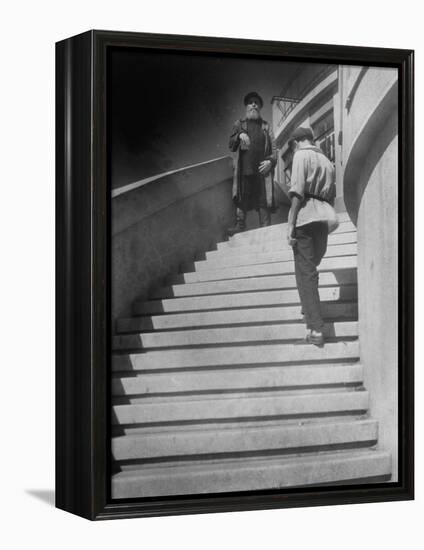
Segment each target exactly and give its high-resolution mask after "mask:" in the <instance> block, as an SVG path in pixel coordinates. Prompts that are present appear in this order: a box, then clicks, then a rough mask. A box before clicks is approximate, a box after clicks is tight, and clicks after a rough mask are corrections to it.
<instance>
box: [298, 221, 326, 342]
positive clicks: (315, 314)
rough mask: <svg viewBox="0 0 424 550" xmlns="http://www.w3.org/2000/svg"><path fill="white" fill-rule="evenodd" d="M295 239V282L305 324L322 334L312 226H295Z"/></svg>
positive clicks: (322, 325) (322, 324) (313, 331)
mask: <svg viewBox="0 0 424 550" xmlns="http://www.w3.org/2000/svg"><path fill="white" fill-rule="evenodd" d="M296 241H297V242H296V245H295V247H294V248H293V252H294V262H295V274H296V283H297V288H298V291H299V296H300V301H301V304H302V309H303V312H304V315H305V321H306V326H307V328H308V329H311V330H312V334H314V333H316V334H322V331H323V327H324V323H323V320H322V317H321V308H320V299H319V292H318V272H317V268H316V263H315V250H314V236H313V228H310V227H309V226H308V225H306V226H302V227H298V228H296Z"/></svg>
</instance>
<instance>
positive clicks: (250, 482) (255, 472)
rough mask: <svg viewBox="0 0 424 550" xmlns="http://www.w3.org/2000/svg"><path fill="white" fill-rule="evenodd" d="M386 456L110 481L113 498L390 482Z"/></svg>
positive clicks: (231, 463) (139, 473)
mask: <svg viewBox="0 0 424 550" xmlns="http://www.w3.org/2000/svg"><path fill="white" fill-rule="evenodd" d="M390 473H391V458H390V454H389V453H386V452H381V451H375V450H361V451H343V452H341V451H337V452H333V453H331V452H329V453H322V454H318V455H315V454H314V455H312V456H308V455H306V456H305V455H304V456H287V457H281V456H279V457H277V458H275V457H271V458H263V457H261V458H244V459H232V460H227V461H219V462H217V461H213V460H211V461H202V462H199V463H197V464H189V465H186V464H181V465H176V466H175V467H173V468H172V469H169V468H164V467H163V466H162V467H161V466H152V467H143V468H142V469H140V470H133V471H127V472H120V473H118V474H115V475H113V476H112V498H141V497H153V496H155V497H157V496H171V495H184V494H185V495H188V494H205V493H221V492H228V491H249V490H250V491H254V490H265V489H281V488H283V487H299V486H308V485H312V486H315V485H318V484H332V483H340V482H352V481H354V480H357V479H367V478H369V479H373V478H379V477H388V476H390Z"/></svg>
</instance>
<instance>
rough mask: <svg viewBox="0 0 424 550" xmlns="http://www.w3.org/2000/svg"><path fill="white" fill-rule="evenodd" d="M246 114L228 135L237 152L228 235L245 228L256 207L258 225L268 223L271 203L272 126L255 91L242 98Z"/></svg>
mask: <svg viewBox="0 0 424 550" xmlns="http://www.w3.org/2000/svg"><path fill="white" fill-rule="evenodd" d="M244 104H245V106H246V116H245V118H243V119H240V120H237V121H236V123H235V124H234V127H233V129H232V132H231V136H230V144H229V147H230V150H231V151H232V152H233V153H236V158H235V162H234V180H233V201H234V204H235V207H236V222H235V226H234V227H230V228H228V231H227V232H228V235H229V236H231V235H234V234H235V233H240V232H241V231H244V229H245V227H246V213H247V212H248V211H250V210H256V211H257V212H258V214H259V224H260V226H261V227H265V226H267V225H271V213H272V212H273V211H274V210H275V203H274V166H275V164H276V162H277V154H276V151H277V149H276V145H275V139H274V135H273V132H272V129H271V127H270V125H269V124H268V122H266V121H265V120H263V119H262V117H261V109H262V107H263V101H262V98H261V96H260V95H259V94H257V93H256V92H250V93H248V94H247V95H246V96H245V98H244Z"/></svg>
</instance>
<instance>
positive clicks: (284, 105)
mask: <svg viewBox="0 0 424 550" xmlns="http://www.w3.org/2000/svg"><path fill="white" fill-rule="evenodd" d="M106 89H107V113H108V122H107V149H108V155H109V161H108V168H109V180H108V181H109V193H110V213H111V222H110V243H111V250H110V254H109V260H110V281H111V284H110V289H111V306H110V326H109V330H110V347H109V351H108V353H109V357H110V381H109V386H108V388H109V389H108V391H109V395H110V400H109V401H110V426H109V427H110V447H109V453H110V463H111V468H110V495H111V498H112V500H114V501H125V500H131V499H144V498H150V497H155V498H156V497H176V496H192V495H214V494H220V495H221V494H229V493H237V494H240V493H245V492H246V493H249V494H252V492H255V491H271V492H272V491H276V490H278V491H281V490H283V491H284V490H296V489H299V488H308V489H311V488H312V489H313V488H318V487H321V488H323V487H324V488H326V487H327V488H329V487H338V486H349V487H352V486H358V487H359V486H363V485H373V484H386V485H390V484H396V483H397V482H399V430H398V427H399V426H398V422H399V346H398V342H399V340H398V338H399V313H400V312H399V266H400V263H399V262H400V259H399V252H398V234H399V221H398V220H399V208H398V207H399V173H400V169H399V139H398V135H399V126H400V124H401V106H400V104H399V97H400V96H399V71H398V69H397V68H395V67H390V66H375V65H373V64H368V65H355V64H349V63H346V64H336V63H327V62H324V61H323V62H318V61H317V60H316V59H315V60H310V61H308V60H307V59H305V60H302V61H293V60H285V59H284V56H280V57H278V58H266V57H264V58H258V57H257V58H254V57H249V56H241V55H235V54H232V55H231V54H216V53H210V52H209V53H204V52H203V53H199V52H193V51H172V50H169V51H167V50H162V51H159V50H155V51H154V50H149V49H140V48H112V49H111V51H110V54H109V58H108V72H107V83H106Z"/></svg>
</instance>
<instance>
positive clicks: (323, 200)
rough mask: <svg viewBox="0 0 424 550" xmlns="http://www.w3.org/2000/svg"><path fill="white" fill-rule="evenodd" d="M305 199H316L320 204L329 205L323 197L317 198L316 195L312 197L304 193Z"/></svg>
mask: <svg viewBox="0 0 424 550" xmlns="http://www.w3.org/2000/svg"><path fill="white" fill-rule="evenodd" d="M304 196H305V199H317V200H319V201H321V202H328V204H330V201H328V200H327V199H324V198H323V197H319V196H318V195H313V194H312V193H305V195H304Z"/></svg>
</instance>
